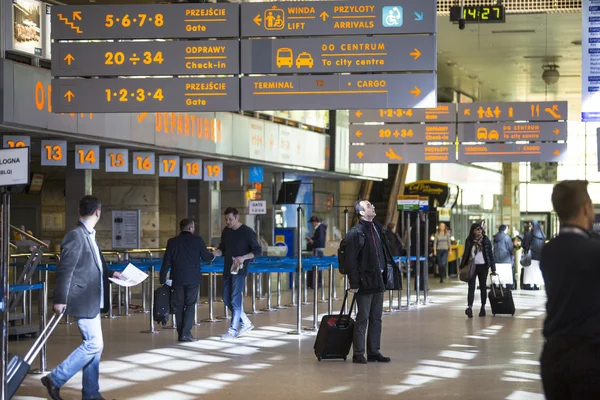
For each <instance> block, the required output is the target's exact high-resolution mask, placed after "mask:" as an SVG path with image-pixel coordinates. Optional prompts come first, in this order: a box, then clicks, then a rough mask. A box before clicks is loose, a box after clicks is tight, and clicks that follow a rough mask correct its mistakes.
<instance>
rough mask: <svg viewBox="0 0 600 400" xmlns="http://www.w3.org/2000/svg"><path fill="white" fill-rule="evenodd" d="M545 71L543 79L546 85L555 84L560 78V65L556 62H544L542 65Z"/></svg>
mask: <svg viewBox="0 0 600 400" xmlns="http://www.w3.org/2000/svg"><path fill="white" fill-rule="evenodd" d="M542 68H543V69H544V72H543V73H542V79H543V80H544V83H546V85H553V84H555V83H556V82H558V80H559V79H560V73H559V72H558V68H559V67H558V65H556V64H544V65H542Z"/></svg>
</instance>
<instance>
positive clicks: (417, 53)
mask: <svg viewBox="0 0 600 400" xmlns="http://www.w3.org/2000/svg"><path fill="white" fill-rule="evenodd" d="M410 55H411V56H412V57H413V58H414V59H415V60H418V59H419V57H421V52H420V51H419V49H417V48H416V47H415V50H414V51H411V52H410Z"/></svg>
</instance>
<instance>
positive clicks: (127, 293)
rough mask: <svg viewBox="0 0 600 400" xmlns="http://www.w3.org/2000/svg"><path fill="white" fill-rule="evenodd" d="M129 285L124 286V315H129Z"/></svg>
mask: <svg viewBox="0 0 600 400" xmlns="http://www.w3.org/2000/svg"><path fill="white" fill-rule="evenodd" d="M129 315H130V314H129V287H127V286H126V287H125V316H126V317H129Z"/></svg>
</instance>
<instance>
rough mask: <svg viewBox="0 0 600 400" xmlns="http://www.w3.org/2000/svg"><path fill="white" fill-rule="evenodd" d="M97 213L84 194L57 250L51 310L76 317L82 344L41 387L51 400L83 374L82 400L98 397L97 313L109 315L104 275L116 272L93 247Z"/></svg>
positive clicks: (90, 198)
mask: <svg viewBox="0 0 600 400" xmlns="http://www.w3.org/2000/svg"><path fill="white" fill-rule="evenodd" d="M100 214H101V203H100V200H99V199H98V198H97V197H94V196H84V197H83V198H82V199H81V200H80V201H79V216H80V220H79V223H78V224H77V227H76V228H75V229H73V230H72V231H70V232H69V233H67V235H66V236H65V238H64V239H63V242H62V244H61V246H60V261H59V262H58V265H57V266H56V287H55V289H54V312H55V313H57V314H60V313H61V312H63V311H64V310H65V308H66V314H67V315H70V316H72V317H76V318H77V327H78V328H79V332H81V336H82V338H83V343H82V344H81V345H80V346H79V347H78V348H77V349H75V351H73V352H72V353H71V354H70V355H69V357H67V359H66V360H65V361H63V362H62V363H61V364H60V365H59V366H58V367H56V368H55V369H54V370H53V371H52V372H51V373H50V374H48V375H46V376H45V377H43V378H42V384H43V385H44V386H45V387H46V389H47V390H48V395H49V396H50V398H51V399H53V400H59V399H60V398H61V397H60V388H61V387H62V386H63V385H64V384H65V383H66V382H67V381H68V380H70V379H71V378H72V377H73V376H74V375H75V374H76V373H78V372H79V371H80V370H83V380H82V384H83V393H82V395H83V398H84V399H101V398H102V395H101V394H100V386H99V382H98V380H99V377H100V357H101V356H102V350H103V348H104V341H103V340H102V326H101V324H100V312H106V311H108V304H109V296H110V294H109V291H108V288H109V280H108V278H109V277H113V278H118V277H119V276H120V275H121V274H120V273H119V272H113V271H111V270H109V269H108V268H107V265H106V262H105V260H104V258H103V257H102V252H101V251H100V249H99V247H98V243H96V230H95V229H94V227H95V226H96V224H97V223H98V220H99V219H100Z"/></svg>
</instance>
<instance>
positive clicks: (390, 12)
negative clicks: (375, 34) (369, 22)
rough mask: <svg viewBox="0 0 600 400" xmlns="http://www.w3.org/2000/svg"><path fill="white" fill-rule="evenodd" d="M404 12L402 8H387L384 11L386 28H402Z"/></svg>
mask: <svg viewBox="0 0 600 400" xmlns="http://www.w3.org/2000/svg"><path fill="white" fill-rule="evenodd" d="M402 14H403V12H402V7H401V6H387V7H383V9H382V15H381V18H382V21H381V22H382V24H383V26H384V27H386V28H397V27H400V26H402V23H403V15H402Z"/></svg>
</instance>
